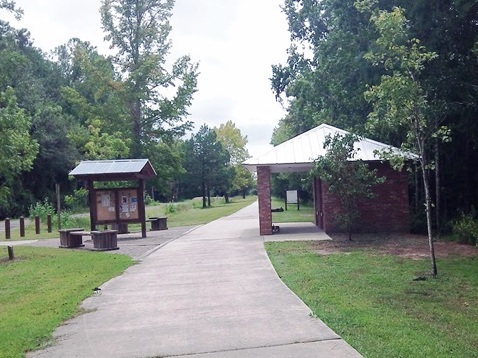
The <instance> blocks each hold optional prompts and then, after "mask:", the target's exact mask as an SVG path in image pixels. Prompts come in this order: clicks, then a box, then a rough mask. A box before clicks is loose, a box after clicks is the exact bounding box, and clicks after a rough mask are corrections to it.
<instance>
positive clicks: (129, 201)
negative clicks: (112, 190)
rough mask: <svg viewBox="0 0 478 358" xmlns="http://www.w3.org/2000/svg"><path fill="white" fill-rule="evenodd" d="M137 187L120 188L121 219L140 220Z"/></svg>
mask: <svg viewBox="0 0 478 358" xmlns="http://www.w3.org/2000/svg"><path fill="white" fill-rule="evenodd" d="M138 213H139V211H138V191H137V189H122V190H119V216H120V219H121V220H138V219H139V214H138Z"/></svg>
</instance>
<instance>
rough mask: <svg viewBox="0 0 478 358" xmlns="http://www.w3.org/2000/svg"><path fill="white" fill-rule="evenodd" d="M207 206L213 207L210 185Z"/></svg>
mask: <svg viewBox="0 0 478 358" xmlns="http://www.w3.org/2000/svg"><path fill="white" fill-rule="evenodd" d="M206 191H207V206H208V207H211V190H210V189H209V185H208V186H207V189H206Z"/></svg>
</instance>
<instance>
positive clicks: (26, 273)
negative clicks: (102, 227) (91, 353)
mask: <svg viewBox="0 0 478 358" xmlns="http://www.w3.org/2000/svg"><path fill="white" fill-rule="evenodd" d="M255 200H256V197H253V196H250V197H247V198H246V199H242V198H232V200H231V203H229V204H225V203H224V200H223V199H214V200H213V206H212V207H210V208H207V209H202V208H201V202H198V200H192V201H187V202H182V203H178V204H161V205H159V206H150V207H148V208H147V215H148V216H162V215H166V216H168V226H170V227H175V226H189V225H199V224H205V223H207V222H210V221H212V220H215V219H218V218H220V217H222V216H226V215H230V214H232V213H234V212H236V211H238V210H240V209H242V208H244V207H246V206H247V205H250V204H251V203H252V202H254V201H255ZM72 225H73V226H75V227H76V226H80V227H84V228H88V227H89V218H85V217H82V218H79V220H78V221H76V222H75V223H73V224H72ZM0 234H1V235H2V238H1V239H0V240H2V241H5V237H4V233H3V232H0ZM50 237H58V232H57V231H56V230H53V232H52V233H51V234H48V233H47V232H46V227H42V232H41V234H40V235H36V234H35V230H34V226H33V225H28V226H27V230H26V237H25V238H23V239H41V238H50ZM16 239H20V235H19V230H18V229H14V230H12V240H16ZM0 252H2V255H3V256H0V300H1V302H0V357H22V356H23V354H24V352H26V351H28V350H33V349H35V348H38V347H40V346H42V345H44V344H46V343H47V342H48V340H49V339H50V338H51V335H52V333H53V331H54V329H55V328H56V327H57V326H59V325H60V324H61V323H62V322H64V321H65V320H66V319H68V318H70V317H72V316H73V315H75V314H76V313H77V311H78V306H79V304H80V303H81V302H82V301H83V300H84V299H85V298H87V297H88V296H90V295H91V294H92V293H93V289H94V288H95V287H98V286H100V285H101V284H102V283H104V282H106V281H108V280H109V279H111V278H113V277H115V276H117V275H119V274H121V273H122V272H123V271H124V270H125V269H126V268H127V267H128V266H130V265H131V264H133V261H132V260H131V258H129V257H127V256H124V255H111V254H108V253H102V252H88V251H76V250H64V249H56V248H54V249H53V248H36V247H35V248H34V247H32V248H29V247H24V246H16V247H15V260H13V261H8V258H7V250H6V247H0ZM80 344H81V343H80Z"/></svg>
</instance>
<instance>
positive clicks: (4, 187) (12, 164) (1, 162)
mask: <svg viewBox="0 0 478 358" xmlns="http://www.w3.org/2000/svg"><path fill="white" fill-rule="evenodd" d="M30 126H31V120H30V118H29V116H28V115H27V114H26V113H25V111H24V110H22V109H21V108H19V107H18V105H17V98H16V96H15V92H14V90H13V89H12V88H10V87H9V88H7V89H6V90H5V91H4V92H1V93H0V168H1V170H2V171H1V173H0V204H1V202H2V201H4V200H5V199H6V197H7V195H8V193H9V192H10V190H9V187H10V185H11V184H12V182H13V181H14V180H15V179H16V177H17V176H18V175H19V174H21V173H22V172H25V171H29V170H30V169H31V167H32V164H33V161H34V159H35V157H36V155H37V153H38V143H37V142H36V141H35V140H33V139H32V138H31V137H30Z"/></svg>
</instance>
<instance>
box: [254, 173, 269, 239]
mask: <svg viewBox="0 0 478 358" xmlns="http://www.w3.org/2000/svg"><path fill="white" fill-rule="evenodd" d="M257 194H258V196H259V231H260V234H261V235H272V212H271V171H270V168H269V167H257Z"/></svg>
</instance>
